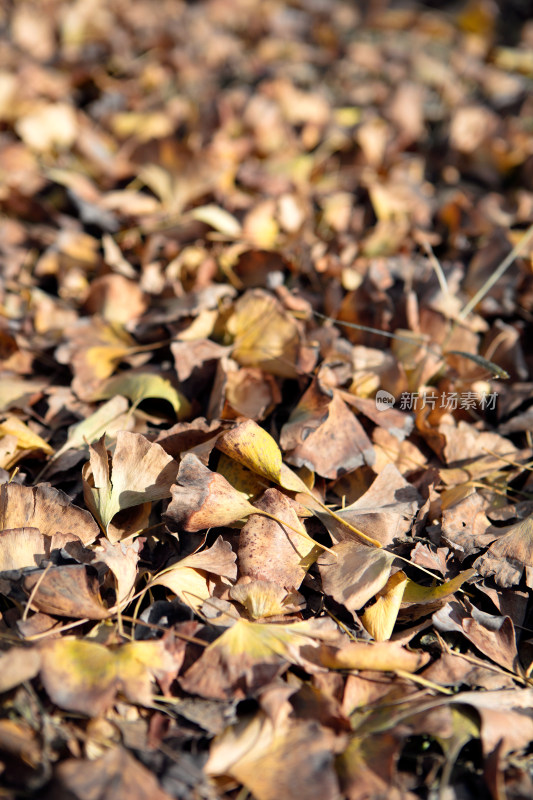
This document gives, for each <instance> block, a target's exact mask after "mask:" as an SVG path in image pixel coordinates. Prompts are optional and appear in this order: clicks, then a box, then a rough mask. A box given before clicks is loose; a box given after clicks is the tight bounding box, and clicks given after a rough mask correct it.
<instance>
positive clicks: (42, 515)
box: [0, 483, 100, 566]
mask: <svg viewBox="0 0 533 800" xmlns="http://www.w3.org/2000/svg"><path fill="white" fill-rule="evenodd" d="M23 526H27V527H28V528H37V529H38V530H39V531H40V532H41V533H42V534H43V535H46V536H50V537H53V536H54V534H56V533H65V534H66V533H70V534H74V536H77V537H78V538H79V539H81V541H82V543H83V544H84V545H88V544H90V543H91V542H94V540H95V539H96V538H97V536H98V535H99V533H100V530H99V528H98V525H97V524H96V523H95V521H94V519H93V518H92V516H91V515H90V514H89V512H88V511H84V510H83V509H81V508H78V506H75V505H73V504H72V503H71V502H70V499H69V497H68V496H67V495H66V494H65V493H64V492H61V491H60V490H59V489H53V488H52V487H51V486H49V485H48V484H46V483H41V484H38V485H37V486H21V485H19V484H16V483H9V484H2V485H1V486H0V530H7V529H10V528H21V527H23ZM28 566H29V565H28Z"/></svg>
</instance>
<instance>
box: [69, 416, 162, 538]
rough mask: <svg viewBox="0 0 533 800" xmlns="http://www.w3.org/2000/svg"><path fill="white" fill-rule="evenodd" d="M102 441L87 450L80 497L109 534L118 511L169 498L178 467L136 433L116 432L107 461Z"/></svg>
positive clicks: (106, 453) (103, 438)
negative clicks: (88, 453) (81, 496)
mask: <svg viewBox="0 0 533 800" xmlns="http://www.w3.org/2000/svg"><path fill="white" fill-rule="evenodd" d="M104 440H105V437H102V438H101V439H100V441H99V442H98V443H97V444H96V445H91V446H90V447H89V452H90V461H89V462H87V463H86V464H85V466H84V468H83V493H84V497H85V501H86V503H87V505H88V506H89V508H90V509H91V510H92V511H93V513H94V514H95V516H96V517H97V518H98V519H99V520H100V522H101V524H102V526H103V527H104V528H105V530H106V531H107V533H108V534H109V533H110V523H111V521H112V520H113V517H114V516H115V514H117V513H118V512H119V511H122V510H124V509H128V508H132V507H133V506H141V505H143V506H144V505H145V504H147V503H151V502H154V501H156V500H162V499H163V498H164V497H169V496H170V487H171V485H172V484H173V483H174V480H175V479H176V474H177V471H178V464H177V462H176V461H175V460H174V459H173V458H172V457H171V456H169V455H167V453H165V451H164V450H163V448H162V447H161V446H160V445H158V444H155V443H153V442H150V441H148V439H147V438H146V437H145V436H143V435H142V434H140V433H132V432H130V431H119V433H118V434H117V442H116V446H115V450H114V453H113V456H112V457H111V458H109V453H108V451H107V450H106V448H105V444H104ZM115 536H116V534H115V535H114V536H113V538H115ZM118 538H120V536H118ZM115 541H116V538H115Z"/></svg>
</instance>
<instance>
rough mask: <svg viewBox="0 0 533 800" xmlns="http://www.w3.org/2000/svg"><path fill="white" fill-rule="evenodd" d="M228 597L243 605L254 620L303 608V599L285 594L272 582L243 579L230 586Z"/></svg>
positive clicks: (283, 590) (298, 595)
mask: <svg viewBox="0 0 533 800" xmlns="http://www.w3.org/2000/svg"><path fill="white" fill-rule="evenodd" d="M229 596H230V597H231V599H232V600H236V601H237V602H238V603H240V604H241V605H243V606H244V607H245V609H246V611H247V612H248V614H249V615H250V617H251V618H252V619H254V620H255V619H264V618H265V617H278V616H282V615H284V614H294V613H295V612H296V611H300V610H301V609H302V608H304V607H305V599H304V597H303V596H302V595H301V594H300V593H299V592H287V590H286V589H283V587H281V586H280V585H279V584H278V583H275V582H274V581H261V580H249V581H247V580H246V579H243V580H242V582H240V583H238V584H236V585H235V586H232V588H231V589H230V592H229Z"/></svg>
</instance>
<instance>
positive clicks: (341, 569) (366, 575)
mask: <svg viewBox="0 0 533 800" xmlns="http://www.w3.org/2000/svg"><path fill="white" fill-rule="evenodd" d="M332 550H333V553H334V554H335V555H336V556H337V557H336V558H332V556H331V555H330V554H329V553H324V554H323V555H321V556H320V558H319V559H318V568H319V570H320V576H321V578H322V587H323V589H324V592H325V593H326V594H329V595H331V596H332V597H333V599H334V600H336V601H337V603H342V604H343V605H344V606H345V607H346V608H347V609H348V611H351V612H352V613H353V612H354V611H357V610H358V609H360V608H362V607H363V606H364V605H365V603H367V602H368V600H370V599H371V598H372V597H374V595H375V594H376V593H377V592H378V591H379V590H380V589H382V588H383V586H384V585H385V584H386V582H387V580H388V578H389V575H390V568H391V564H392V562H393V561H394V556H393V555H392V554H391V553H387V552H386V551H384V550H379V549H377V548H372V547H368V546H367V545H365V544H362V543H361V542H355V541H350V540H349V539H347V540H346V541H344V542H339V544H336V545H334V547H333V548H332Z"/></svg>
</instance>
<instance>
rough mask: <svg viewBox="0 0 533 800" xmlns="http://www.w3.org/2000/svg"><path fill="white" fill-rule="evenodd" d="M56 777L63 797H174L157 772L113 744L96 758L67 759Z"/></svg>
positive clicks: (144, 799)
mask: <svg viewBox="0 0 533 800" xmlns="http://www.w3.org/2000/svg"><path fill="white" fill-rule="evenodd" d="M56 776H57V784H56V785H57V788H58V795H59V797H60V798H61V799H63V798H64V797H66V796H67V794H68V796H69V797H73V798H74V797H75V798H76V800H94V799H95V798H96V797H98V800H170V795H169V794H167V793H166V792H164V791H163V790H162V789H161V788H160V786H159V784H158V782H157V780H156V778H155V777H154V775H153V773H152V772H150V771H149V770H148V769H147V768H146V767H143V765H142V764H141V763H140V762H139V761H137V760H136V759H135V758H133V756H132V755H131V753H130V752H129V751H128V750H126V749H124V748H123V747H112V748H110V749H109V750H107V751H106V752H105V753H104V754H103V755H102V756H100V758H96V759H81V758H71V759H67V760H66V761H63V762H62V763H61V764H59V766H58V769H57V773H56ZM95 792H96V794H95Z"/></svg>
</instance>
